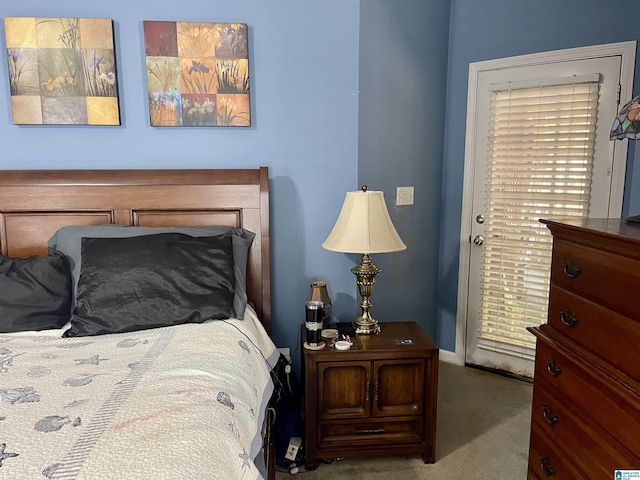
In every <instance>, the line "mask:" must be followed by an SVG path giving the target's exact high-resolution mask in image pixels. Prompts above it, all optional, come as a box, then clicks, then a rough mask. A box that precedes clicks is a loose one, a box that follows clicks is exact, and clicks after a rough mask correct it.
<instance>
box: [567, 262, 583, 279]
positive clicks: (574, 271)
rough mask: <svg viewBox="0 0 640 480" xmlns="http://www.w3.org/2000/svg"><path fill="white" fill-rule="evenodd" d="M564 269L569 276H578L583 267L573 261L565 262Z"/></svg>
mask: <svg viewBox="0 0 640 480" xmlns="http://www.w3.org/2000/svg"><path fill="white" fill-rule="evenodd" d="M562 271H563V272H564V274H565V275H566V276H567V277H569V278H576V277H577V276H578V275H580V274H581V273H582V269H581V268H580V267H579V266H578V265H576V264H575V263H573V262H569V263H566V262H565V263H563V264H562Z"/></svg>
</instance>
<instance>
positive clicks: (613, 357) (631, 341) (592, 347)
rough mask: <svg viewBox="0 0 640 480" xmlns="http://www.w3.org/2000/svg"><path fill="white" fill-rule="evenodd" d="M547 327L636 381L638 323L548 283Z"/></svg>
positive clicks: (639, 365)
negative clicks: (549, 291)
mask: <svg viewBox="0 0 640 480" xmlns="http://www.w3.org/2000/svg"><path fill="white" fill-rule="evenodd" d="M639 287H640V285H639ZM639 296H640V293H639ZM549 325H551V326H552V327H553V328H555V329H556V330H558V331H559V332H561V333H562V334H563V335H566V336H567V337H569V338H570V339H571V340H573V341H575V342H576V343H577V344H579V345H581V346H583V347H584V348H586V349H587V350H589V351H590V352H592V353H593V354H595V355H597V356H598V357H600V358H602V359H603V360H604V361H606V362H607V363H609V364H610V365H612V366H614V367H615V368H617V369H619V370H621V371H622V372H624V373H626V374H627V375H629V376H630V377H631V378H634V379H635V380H638V381H640V362H638V348H639V347H638V346H640V322H637V321H635V320H632V319H630V318H628V317H625V316H622V315H620V314H618V313H615V312H613V311H611V310H609V309H607V308H604V307H601V306H600V305H597V304H595V303H593V302H591V301H589V300H586V299H585V298H583V297H580V296H578V295H574V294H573V293H571V292H569V291H567V290H565V289H564V288H561V287H559V286H557V285H554V284H552V285H551V294H550V296H549Z"/></svg>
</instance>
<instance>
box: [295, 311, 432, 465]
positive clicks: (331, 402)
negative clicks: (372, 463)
mask: <svg viewBox="0 0 640 480" xmlns="http://www.w3.org/2000/svg"><path fill="white" fill-rule="evenodd" d="M381 329H382V331H381V332H380V333H379V334H377V335H357V336H355V337H353V346H352V347H351V348H350V349H349V350H345V351H341V350H336V349H334V348H331V347H326V348H324V349H322V350H307V349H303V357H302V359H303V363H304V366H303V379H304V393H305V400H304V404H305V459H306V468H307V469H308V470H310V469H315V468H316V467H317V466H318V462H319V460H321V459H330V458H336V457H348V456H380V455H421V456H422V459H423V460H424V462H425V463H433V462H434V460H435V434H436V403H437V391H438V353H439V351H438V347H437V346H436V344H435V343H434V342H433V341H432V340H431V339H430V338H429V337H428V336H427V335H426V334H425V333H424V332H423V331H422V329H421V328H420V327H419V326H418V325H417V324H416V323H414V322H386V323H382V324H381Z"/></svg>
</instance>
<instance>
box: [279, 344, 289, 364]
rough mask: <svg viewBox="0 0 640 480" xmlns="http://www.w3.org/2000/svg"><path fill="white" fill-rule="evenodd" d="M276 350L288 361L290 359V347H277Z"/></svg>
mask: <svg viewBox="0 0 640 480" xmlns="http://www.w3.org/2000/svg"><path fill="white" fill-rule="evenodd" d="M278 351H279V352H280V353H281V354H282V355H284V356H285V358H286V359H287V360H288V361H291V349H289V348H288V347H282V348H278Z"/></svg>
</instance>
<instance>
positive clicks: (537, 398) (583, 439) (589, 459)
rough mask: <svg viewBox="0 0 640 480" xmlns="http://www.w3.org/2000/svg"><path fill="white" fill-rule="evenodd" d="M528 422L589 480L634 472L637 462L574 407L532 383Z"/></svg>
mask: <svg viewBox="0 0 640 480" xmlns="http://www.w3.org/2000/svg"><path fill="white" fill-rule="evenodd" d="M532 419H533V421H534V422H536V423H538V425H539V427H540V430H541V431H542V433H543V434H544V435H545V436H547V437H548V438H551V439H552V440H553V441H554V442H555V443H556V444H557V445H558V446H559V447H560V448H561V449H562V450H563V451H564V452H565V453H566V454H567V455H568V456H569V457H570V458H573V459H574V461H575V463H576V464H577V465H578V466H579V467H580V469H581V470H583V471H584V472H586V473H587V474H588V476H589V477H590V478H610V476H611V472H613V471H614V470H615V469H634V468H637V467H638V465H640V461H639V460H638V459H637V458H633V456H632V455H631V454H630V453H629V452H628V451H627V450H626V448H625V447H623V446H622V445H620V444H618V443H617V442H616V441H615V440H614V439H613V438H611V437H610V436H609V435H608V434H607V433H605V432H603V431H601V430H600V428H599V427H598V426H597V425H594V424H593V423H592V422H590V421H589V420H588V419H586V416H585V415H584V414H583V413H582V412H581V411H580V410H578V409H576V408H575V406H574V405H573V404H572V403H571V402H570V401H569V400H567V399H566V398H565V397H563V396H562V395H560V394H557V393H555V392H554V391H553V389H552V387H551V386H550V384H548V383H546V382H545V381H544V380H543V379H542V378H540V377H538V378H537V379H536V388H535V390H534V392H533V405H532Z"/></svg>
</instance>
